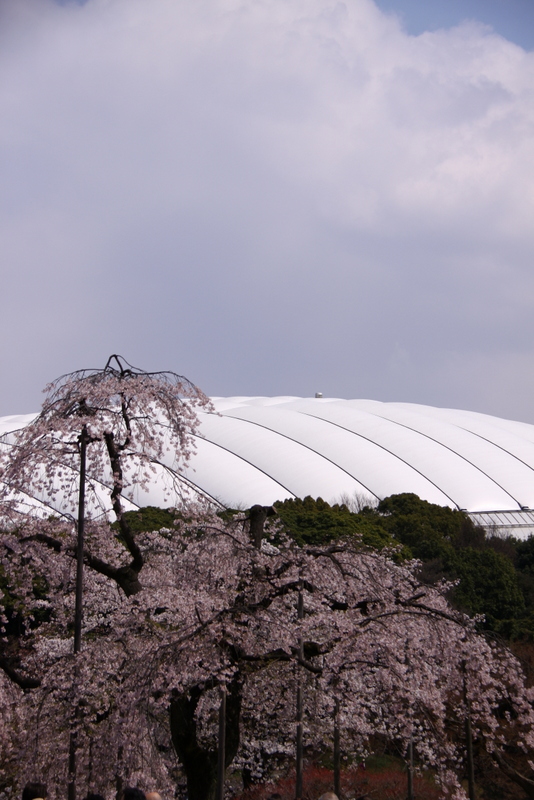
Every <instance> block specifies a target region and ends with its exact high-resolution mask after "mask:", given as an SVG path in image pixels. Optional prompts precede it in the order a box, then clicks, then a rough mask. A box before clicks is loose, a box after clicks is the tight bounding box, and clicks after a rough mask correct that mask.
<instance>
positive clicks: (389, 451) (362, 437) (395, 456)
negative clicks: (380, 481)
mask: <svg viewBox="0 0 534 800" xmlns="http://www.w3.org/2000/svg"><path fill="white" fill-rule="evenodd" d="M297 413H298V414H303V415H304V416H305V417H312V418H313V419H320V420H321V422H326V423H327V424H328V425H333V426H334V427H336V428H340V429H341V430H343V431H347V433H351V434H352V435H353V436H357V437H358V438H359V439H364V441H366V442H369V443H370V444H372V445H374V447H378V448H379V449H380V450H383V451H384V452H385V453H389V455H390V456H393V458H396V459H397V460H398V461H400V462H401V463H403V464H405V465H406V466H407V467H408V468H409V469H411V470H413V471H414V472H416V473H417V474H418V475H420V476H421V477H422V478H423V479H424V480H425V481H427V482H428V483H430V485H431V486H434V487H435V488H436V489H437V490H438V492H441V494H442V495H443V496H444V497H447V498H448V499H449V500H450V501H451V503H452V504H453V505H454V506H455V507H456V508H457V509H460V506H459V505H458V503H457V502H456V500H453V498H452V497H451V496H450V495H448V494H447V492H446V491H445V490H444V489H442V488H441V486H438V484H437V483H434V481H432V480H430V478H429V477H427V476H426V475H425V474H424V473H423V472H421V470H419V469H417V467H414V466H413V465H412V464H410V463H409V462H408V461H405V460H404V458H401V457H400V456H398V455H397V454H396V453H394V452H393V451H392V450H388V448H387V447H384V445H383V444H378V442H374V441H373V440H372V439H369V438H368V437H367V436H364V435H363V434H361V433H357V432H356V431H352V430H351V429H350V428H345V426H344V425H340V424H339V423H338V422H332V421H331V420H329V419H325V418H324V417H318V416H317V415H316V414H309V413H308V412H307V411H298V412H297ZM375 416H378V415H375ZM355 480H358V478H355ZM358 482H360V481H358ZM373 494H374V492H373ZM375 497H377V495H375Z"/></svg>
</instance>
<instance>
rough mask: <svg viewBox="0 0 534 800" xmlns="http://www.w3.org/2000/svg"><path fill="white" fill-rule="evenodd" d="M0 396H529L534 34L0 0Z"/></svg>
mask: <svg viewBox="0 0 534 800" xmlns="http://www.w3.org/2000/svg"><path fill="white" fill-rule="evenodd" d="M0 23H1V24H0V30H1V31H2V33H1V34H0V39H1V41H0V75H1V76H2V77H1V78H0V115H1V116H0V118H1V119H2V126H1V130H0V158H1V159H2V164H3V175H4V180H3V183H2V186H1V187H0V209H1V218H0V236H1V237H2V254H3V255H2V260H3V268H2V287H3V298H4V303H3V310H2V315H1V317H0V319H1V326H2V327H1V333H2V338H3V341H4V347H3V348H2V355H1V356H0V370H1V374H2V386H3V390H2V394H1V397H0V413H4V414H7V413H24V412H27V411H31V410H33V409H35V408H36V407H37V406H38V403H39V399H40V398H39V389H40V387H41V385H42V384H44V383H45V382H46V381H48V380H49V379H51V378H53V377H55V376H56V375H57V374H60V373H62V372H66V371H69V370H71V369H75V368H78V367H80V366H98V365H99V364H103V363H105V360H106V358H107V356H108V355H109V353H110V352H117V351H118V352H122V353H124V355H125V356H126V357H127V358H128V359H129V360H130V361H132V362H133V363H135V364H137V365H139V366H143V367H147V368H150V369H159V368H170V369H175V370H176V371H178V372H182V373H185V374H187V375H188V376H189V377H191V378H192V379H193V380H195V381H196V382H198V383H199V385H200V386H201V387H202V388H203V389H204V390H205V391H207V392H209V393H211V394H216V395H225V394H268V395H269V394H297V395H300V394H304V395H309V394H313V393H314V392H315V391H323V393H324V394H325V395H326V394H328V395H336V396H345V397H363V396H367V397H375V398H376V399H387V400H394V399H395V400H405V401H413V402H424V403H432V404H435V405H453V406H457V407H462V406H463V407H466V408H473V409H475V410H480V411H487V412H490V413H497V414H501V415H503V416H514V417H518V418H523V419H529V420H534V413H533V412H532V411H531V409H530V396H531V388H532V387H531V383H532V381H531V380H530V378H529V375H530V373H531V371H532V370H531V365H532V363H533V360H534V348H533V345H532V342H533V333H534V322H533V320H532V314H531V308H532V299H533V298H532V295H533V293H534V280H533V274H532V267H531V256H532V244H533V233H532V224H531V222H532V218H533V208H532V206H533V195H532V185H533V183H532V180H533V172H534V165H533V154H534V146H533V144H532V142H533V137H532V133H533V127H534V125H533V122H534V121H533V116H532V91H533V88H534V54H531V53H527V52H525V51H524V50H523V49H521V48H520V47H518V46H517V45H515V44H513V43H511V42H508V41H506V40H505V39H504V38H502V37H500V36H496V35H493V34H491V32H488V30H487V28H484V27H483V26H477V25H476V24H473V23H468V24H465V25H461V26H459V27H456V28H454V29H452V30H448V31H447V30H439V31H436V32H434V33H431V32H427V33H424V34H422V35H420V36H411V35H408V34H407V33H406V32H405V31H404V30H403V28H402V27H401V24H400V23H399V21H398V20H396V19H395V18H394V17H392V16H390V15H389V16H388V15H387V14H384V13H382V12H381V11H380V10H379V9H378V8H377V6H376V5H375V4H374V3H373V2H371V0H353V2H351V3H350V4H349V3H342V2H334V0H295V2H292V3H287V2H286V1H285V0H273V2H271V3H268V4H265V3H260V2H255V0H246V2H245V0H199V2H196V3H194V4H193V3H189V2H185V0H180V2H176V0H108V2H101V1H100V0H87V2H86V3H84V4H78V3H74V2H73V3H63V4H58V3H55V2H52V0H4V2H3V4H2V5H1V6H0Z"/></svg>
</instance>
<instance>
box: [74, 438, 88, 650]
mask: <svg viewBox="0 0 534 800" xmlns="http://www.w3.org/2000/svg"><path fill="white" fill-rule="evenodd" d="M86 449H87V427H86V426H85V425H84V426H83V428H82V432H81V434H80V488H79V494H78V542H77V549H76V605H75V609H74V653H79V652H80V650H81V647H82V616H83V538H84V532H85V455H86Z"/></svg>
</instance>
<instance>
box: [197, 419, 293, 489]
mask: <svg viewBox="0 0 534 800" xmlns="http://www.w3.org/2000/svg"><path fill="white" fill-rule="evenodd" d="M221 416H224V415H223V414H221ZM232 419H239V417H233V418H232ZM193 436H194V438H195V439H203V440H204V441H205V442H209V443H210V444H212V445H213V446H214V447H218V448H219V449H220V450H224V451H225V452H226V453H230V454H231V455H233V456H235V458H239V459H240V460H241V461H244V462H245V464H248V465H249V467H252V469H255V470H257V471H258V472H261V474H262V475H265V477H267V478H269V479H270V480H271V481H272V482H273V483H276V484H278V486H280V487H281V488H282V489H284V490H285V491H286V492H289V494H291V495H293V497H297V495H296V494H295V492H292V491H291V489H289V488H288V487H287V486H284V484H283V483H280V481H278V480H276V478H273V476H272V475H270V474H269V473H268V472H266V471H265V470H264V469H261V467H257V466H256V464H253V463H252V461H249V460H248V458H244V457H243V456H240V455H239V453H234V451H233V450H230V448H228V447H225V446H224V445H222V444H219V443H218V442H214V441H212V439H208V438H207V437H206V436H204V435H202V434H200V435H199V434H197V433H195V434H193ZM193 469H194V467H193ZM195 485H198V484H195ZM199 488H200V487H199ZM206 494H209V492H206ZM210 496H211V495H210Z"/></svg>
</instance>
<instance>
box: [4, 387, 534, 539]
mask: <svg viewBox="0 0 534 800" xmlns="http://www.w3.org/2000/svg"><path fill="white" fill-rule="evenodd" d="M212 400H213V403H214V406H215V409H216V411H217V412H218V413H217V414H206V413H200V419H201V426H200V436H198V437H197V440H196V442H197V453H196V455H195V456H194V457H193V458H192V459H191V461H190V463H189V464H188V465H187V467H186V469H185V471H184V478H185V481H186V482H187V483H188V484H189V485H190V486H191V488H193V489H195V490H197V491H198V492H200V493H201V494H203V495H206V496H209V497H211V498H214V499H216V500H218V501H219V502H221V503H222V504H224V505H226V506H230V507H241V508H243V507H249V506H251V505H253V504H255V503H260V504H262V505H268V504H271V503H273V502H275V501H276V500H283V499H285V498H289V497H305V496H306V495H311V496H312V497H318V496H320V497H322V498H323V499H325V500H327V501H329V502H339V501H340V499H342V498H346V497H352V496H355V495H358V496H360V497H369V498H372V499H376V498H383V497H387V496H388V495H390V494H397V493H400V492H414V493H415V494H417V495H419V497H421V498H422V499H424V500H428V501H430V502H432V503H438V504H440V505H449V506H452V507H457V508H461V509H465V510H467V511H468V512H469V513H471V514H472V515H473V516H475V518H476V517H478V518H479V519H480V521H482V522H483V523H484V524H492V523H493V524H497V525H498V526H504V527H507V526H509V525H512V526H514V527H515V526H516V525H523V526H526V528H525V531H524V532H525V533H527V532H528V533H530V528H531V529H532V530H533V531H534V514H532V513H530V512H529V511H528V509H531V508H534V425H529V424H526V423H521V422H512V421H509V420H504V419H499V418H498V417H491V416H488V415H485V414H478V413H474V412H470V411H459V410H453V409H440V408H433V407H430V406H422V405H413V404H408V403H381V402H378V401H373V400H340V399H331V398H299V397H225V398H222V397H217V398H212ZM32 418H33V415H27V416H24V417H4V418H3V419H0V434H1V433H5V432H7V431H10V430H14V429H15V428H19V427H22V426H23V425H25V424H27V423H28V422H29V421H30V420H31V419H32ZM172 465H173V459H172V458H171V457H169V462H168V464H167V466H168V467H169V468H172ZM133 499H134V501H135V502H137V503H139V504H141V505H147V504H154V505H162V504H163V492H162V491H161V490H160V489H159V487H158V480H157V479H155V481H154V485H153V486H152V487H151V490H150V491H149V493H148V496H147V495H146V494H144V493H143V494H142V496H141V494H140V496H139V497H137V496H136V497H134V498H133ZM167 503H168V501H167ZM500 512H503V513H500ZM488 514H489V515H490V516H489V517H488V516H487V515H488ZM527 529H528V530H527ZM516 533H517V531H516Z"/></svg>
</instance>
